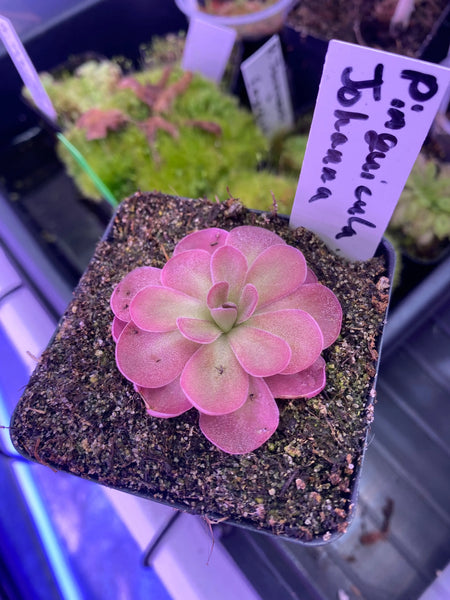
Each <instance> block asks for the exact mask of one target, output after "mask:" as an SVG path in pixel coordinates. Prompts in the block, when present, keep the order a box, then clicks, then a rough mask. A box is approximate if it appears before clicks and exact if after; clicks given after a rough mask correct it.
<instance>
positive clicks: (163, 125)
mask: <svg viewBox="0 0 450 600" xmlns="http://www.w3.org/2000/svg"><path fill="white" fill-rule="evenodd" d="M139 127H140V128H141V129H142V131H143V132H144V133H145V135H146V136H147V140H148V143H149V145H150V146H153V144H154V143H155V139H156V134H157V132H158V130H159V129H162V130H163V131H165V132H167V133H168V134H169V135H171V136H172V137H173V138H174V139H177V138H178V137H179V135H180V134H179V131H178V129H177V128H176V127H175V125H174V124H173V123H170V122H169V121H166V119H164V118H163V117H160V116H158V115H156V116H155V117H149V118H148V119H146V120H145V121H141V122H140V123H139Z"/></svg>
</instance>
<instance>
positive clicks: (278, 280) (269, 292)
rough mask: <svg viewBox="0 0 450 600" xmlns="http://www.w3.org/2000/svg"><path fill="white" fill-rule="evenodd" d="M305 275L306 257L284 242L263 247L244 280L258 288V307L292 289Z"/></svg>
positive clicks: (300, 282)
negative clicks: (264, 248)
mask: <svg viewBox="0 0 450 600" xmlns="http://www.w3.org/2000/svg"><path fill="white" fill-rule="evenodd" d="M305 277H306V261H305V257H304V256H303V254H302V253H301V252H300V251H299V250H297V249H296V248H293V247H292V246H288V245H287V244H285V245H284V246H282V245H277V246H271V247H269V248H267V249H266V250H264V252H262V253H261V254H260V255H259V256H258V257H257V258H256V259H255V261H254V263H253V264H252V266H251V267H250V269H249V270H248V273H247V278H246V283H252V284H253V285H254V286H255V287H256V289H257V290H258V297H259V300H258V307H261V306H264V305H266V304H269V303H270V302H274V301H275V300H277V299H278V298H282V297H283V296H286V295H287V294H290V293H292V292H293V291H294V290H295V289H296V288H298V287H299V286H300V285H301V284H302V283H303V282H304V281H305Z"/></svg>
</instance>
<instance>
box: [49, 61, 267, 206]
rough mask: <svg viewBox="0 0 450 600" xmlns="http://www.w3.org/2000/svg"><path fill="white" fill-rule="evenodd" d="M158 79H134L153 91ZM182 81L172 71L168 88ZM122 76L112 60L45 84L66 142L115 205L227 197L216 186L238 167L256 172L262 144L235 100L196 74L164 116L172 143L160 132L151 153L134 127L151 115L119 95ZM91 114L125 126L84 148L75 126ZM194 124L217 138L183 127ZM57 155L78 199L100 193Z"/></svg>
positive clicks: (149, 75)
mask: <svg viewBox="0 0 450 600" xmlns="http://www.w3.org/2000/svg"><path fill="white" fill-rule="evenodd" d="M161 74H162V69H161V68H159V69H150V70H144V71H142V72H140V73H138V74H136V75H135V78H136V79H137V80H138V81H139V82H140V83H142V84H148V83H150V84H155V83H157V82H158V80H159V78H160V77H161ZM181 76H182V71H181V69H180V68H177V67H176V68H174V69H173V72H172V73H171V78H170V83H173V82H174V81H177V80H179V79H180V77H181ZM121 77H122V73H121V70H120V67H119V66H118V64H116V63H113V62H110V61H103V62H100V63H95V62H88V63H86V64H84V65H82V66H81V67H79V68H78V69H77V70H76V71H75V73H74V74H68V73H65V74H63V76H62V77H61V78H60V79H59V80H58V81H56V80H55V79H54V78H52V77H51V76H49V75H45V76H44V77H43V81H44V84H45V87H46V89H47V91H48V93H49V95H50V97H51V99H52V101H53V103H54V105H55V108H56V110H57V112H58V115H60V119H61V123H62V125H63V126H64V133H65V135H66V137H67V138H68V139H69V141H70V142H72V144H74V146H75V147H76V148H77V149H78V150H79V151H80V152H81V154H82V155H83V156H84V157H85V159H86V160H87V162H88V164H89V165H90V166H91V168H92V169H93V170H94V171H95V172H96V173H97V174H98V176H99V177H100V178H101V179H102V181H103V182H104V183H105V184H106V185H107V187H108V188H109V189H110V190H111V191H112V193H113V194H114V196H115V197H116V198H120V199H121V198H124V197H126V196H129V195H131V194H132V193H134V192H135V191H136V189H141V190H161V191H164V192H170V193H176V194H177V195H181V196H193V197H199V196H209V197H214V195H215V194H217V193H220V194H225V193H226V185H224V186H223V187H222V188H221V187H220V185H219V187H218V185H217V183H218V181H221V180H223V181H225V179H226V178H227V176H229V173H231V172H232V171H234V170H235V169H236V168H237V166H238V167H239V169H242V170H245V171H249V170H254V171H256V169H257V167H258V164H259V163H260V162H261V161H262V160H263V159H264V158H265V157H266V155H267V153H268V142H267V141H266V139H265V138H264V136H263V134H262V132H261V131H260V130H259V129H258V127H257V126H256V124H255V122H254V120H253V117H252V115H251V114H250V113H249V112H248V111H247V110H244V109H242V108H240V107H239V105H238V101H237V99H236V98H234V97H232V96H230V95H227V94H225V93H223V92H222V91H220V89H219V88H218V87H217V86H216V85H215V84H214V83H212V82H210V81H208V80H206V79H204V78H203V77H201V76H199V75H194V77H193V79H192V81H191V83H190V85H189V87H188V89H187V90H186V91H184V92H182V93H181V94H179V95H178V96H177V97H176V99H175V101H174V103H173V106H172V107H171V109H170V111H169V112H168V113H164V115H163V116H164V118H165V119H167V120H168V121H169V122H170V123H171V124H173V125H174V126H175V127H176V128H177V130H178V133H179V135H178V136H177V137H176V138H174V137H172V136H171V135H169V134H168V133H167V132H165V131H162V130H158V132H157V134H156V139H155V142H154V145H153V146H151V147H150V146H149V143H148V140H147V138H146V136H145V135H144V134H143V132H142V131H141V130H140V128H139V124H138V123H139V121H143V120H145V119H147V118H148V117H150V116H152V109H151V108H150V107H149V106H147V105H146V104H145V103H143V102H142V101H141V100H139V99H138V98H137V97H136V95H135V94H134V92H133V91H132V90H130V89H120V88H119V81H120V78H121ZM91 108H100V109H110V108H116V109H119V110H121V111H122V112H123V113H125V114H126V115H128V116H129V117H130V122H128V123H127V124H126V125H125V126H124V127H122V128H121V129H120V130H118V131H112V132H109V133H108V135H107V137H106V138H104V139H101V140H91V141H89V140H87V139H86V135H85V132H84V131H81V130H80V129H79V128H78V127H77V125H76V121H77V119H78V118H79V116H80V115H81V114H82V113H84V112H85V111H87V110H89V109H91ZM192 120H195V121H210V122H213V123H215V124H216V125H218V126H220V129H221V131H222V133H221V135H220V136H216V135H214V134H213V133H210V132H207V131H204V130H203V129H201V128H199V127H196V126H193V125H192V124H189V123H188V122H189V121H192ZM59 152H60V155H61V157H62V159H63V161H64V162H65V164H66V166H67V169H68V171H69V173H70V174H71V176H72V177H73V178H74V180H75V182H76V183H77V185H78V186H79V188H80V189H81V190H82V192H83V193H84V194H85V195H86V196H88V197H91V198H98V196H99V192H98V191H97V189H96V188H95V186H94V185H93V183H92V182H91V180H90V178H89V177H88V176H87V175H86V173H85V172H84V171H83V170H82V169H81V168H80V166H79V165H78V163H77V162H76V161H75V160H74V158H73V157H72V156H71V155H70V153H68V152H67V150H65V149H64V148H63V147H62V146H60V148H59Z"/></svg>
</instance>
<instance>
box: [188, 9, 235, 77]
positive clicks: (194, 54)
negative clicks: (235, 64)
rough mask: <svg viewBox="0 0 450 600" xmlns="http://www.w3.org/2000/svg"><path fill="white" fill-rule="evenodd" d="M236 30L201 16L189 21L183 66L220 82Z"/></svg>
mask: <svg viewBox="0 0 450 600" xmlns="http://www.w3.org/2000/svg"><path fill="white" fill-rule="evenodd" d="M235 39H236V31H235V30H234V29H231V28H230V27H222V26H218V25H212V24H211V23H208V22H207V21H203V20H202V19H201V18H193V19H191V20H190V22H189V30H188V33H187V36H186V44H185V46H184V53H183V58H182V61H181V66H182V67H183V69H184V70H185V71H193V72H195V73H200V74H201V75H203V76H204V77H207V78H208V79H211V80H212V81H215V82H216V83H219V82H220V81H221V79H222V77H223V74H224V71H225V67H226V66H227V62H228V60H229V58H230V54H231V51H232V49H233V45H234V41H235Z"/></svg>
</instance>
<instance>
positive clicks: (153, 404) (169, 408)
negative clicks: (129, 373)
mask: <svg viewBox="0 0 450 600" xmlns="http://www.w3.org/2000/svg"><path fill="white" fill-rule="evenodd" d="M136 391H137V392H139V394H140V396H141V398H142V399H143V401H144V404H145V408H146V409H147V412H148V414H149V415H152V416H153V417H161V418H163V419H168V418H170V417H178V416H179V415H182V414H183V413H185V412H186V411H188V410H189V409H190V408H192V404H191V403H190V402H189V400H188V399H187V398H186V396H185V395H184V393H183V390H182V389H181V386H180V379H179V377H177V378H176V379H174V380H173V381H172V382H171V383H168V384H167V385H165V386H163V387H160V388H143V387H139V386H136Z"/></svg>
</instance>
